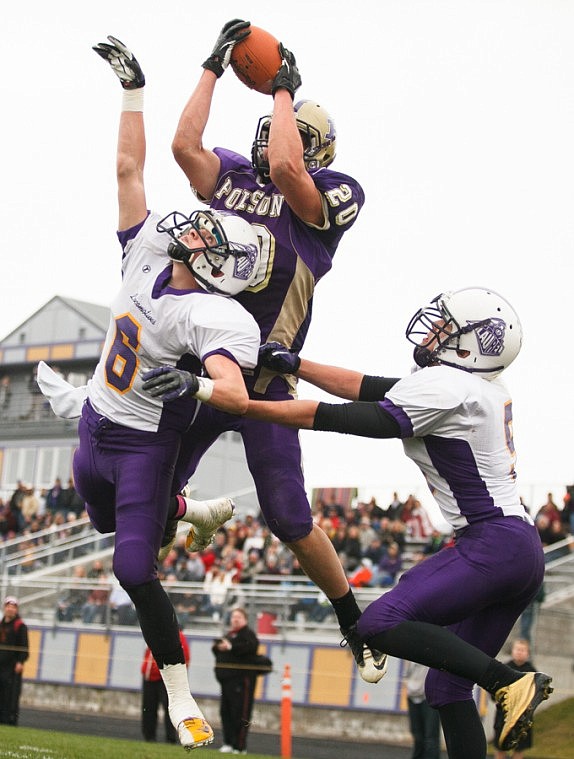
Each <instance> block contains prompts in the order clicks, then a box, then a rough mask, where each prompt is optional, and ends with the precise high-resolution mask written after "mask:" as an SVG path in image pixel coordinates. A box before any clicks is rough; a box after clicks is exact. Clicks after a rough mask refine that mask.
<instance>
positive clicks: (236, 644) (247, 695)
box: [211, 607, 259, 754]
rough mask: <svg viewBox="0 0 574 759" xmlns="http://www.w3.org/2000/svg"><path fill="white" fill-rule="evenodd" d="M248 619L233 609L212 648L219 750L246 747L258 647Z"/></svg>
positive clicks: (242, 750) (233, 750)
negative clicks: (217, 692) (218, 697)
mask: <svg viewBox="0 0 574 759" xmlns="http://www.w3.org/2000/svg"><path fill="white" fill-rule="evenodd" d="M247 622H248V618H247V612H246V611H245V609H242V608H239V607H236V608H235V609H233V610H232V612H231V616H230V620H229V624H230V629H229V631H228V632H227V633H226V634H225V636H224V637H223V638H218V639H217V640H216V641H215V642H214V644H213V646H212V649H211V650H212V651H213V653H214V655H215V677H216V678H217V681H218V682H219V684H220V685H221V700H220V704H219V711H220V716H221V727H222V730H223V746H222V747H221V748H220V751H221V752H222V753H235V754H238V753H245V752H246V747H247V733H248V731H249V725H250V723H251V713H252V711H253V697H254V693H255V683H256V678H257V670H256V669H255V667H254V661H255V656H256V654H257V649H258V647H259V640H258V638H257V635H256V634H255V632H254V631H253V630H252V629H251V628H250V627H249V626H248V624H247Z"/></svg>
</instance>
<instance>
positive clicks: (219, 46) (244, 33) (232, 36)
mask: <svg viewBox="0 0 574 759" xmlns="http://www.w3.org/2000/svg"><path fill="white" fill-rule="evenodd" d="M250 25H251V24H250V22H249V21H242V20H241V19H240V18H234V19H233V20H232V21H228V22H227V23H226V24H225V26H224V27H223V29H222V30H221V32H220V33H219V37H218V38H217V42H216V43H215V47H214V48H213V50H212V51H211V55H210V56H209V58H208V59H207V60H206V61H204V63H202V64H201V65H202V66H203V68H204V69H209V71H213V73H214V74H215V76H216V77H217V78H218V79H219V77H220V76H221V75H222V74H223V72H224V71H225V69H226V68H227V67H228V66H229V61H230V59H231V53H232V52H233V48H234V47H235V45H236V43H237V42H241V40H244V39H245V38H246V37H248V36H249V35H250V34H251V29H249V28H248V27H249V26H250Z"/></svg>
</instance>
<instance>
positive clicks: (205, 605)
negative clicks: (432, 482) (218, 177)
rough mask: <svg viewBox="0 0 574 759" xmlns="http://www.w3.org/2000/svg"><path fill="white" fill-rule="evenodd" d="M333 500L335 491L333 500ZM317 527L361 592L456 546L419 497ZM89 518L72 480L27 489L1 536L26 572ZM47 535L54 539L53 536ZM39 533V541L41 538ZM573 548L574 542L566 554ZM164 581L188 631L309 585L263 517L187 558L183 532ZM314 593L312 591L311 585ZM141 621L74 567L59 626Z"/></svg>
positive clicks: (323, 603)
mask: <svg viewBox="0 0 574 759" xmlns="http://www.w3.org/2000/svg"><path fill="white" fill-rule="evenodd" d="M327 492H328V491H327ZM313 511H314V519H315V521H316V522H317V524H318V525H319V526H320V527H321V528H322V529H323V530H324V531H325V533H326V534H327V535H328V536H329V538H330V540H331V541H332V543H333V545H334V546H335V549H336V551H337V553H338V555H339V557H340V559H341V563H342V565H343V567H344V569H345V572H346V574H347V576H348V578H349V583H350V585H351V586H353V587H354V588H389V587H392V586H393V585H394V584H395V583H396V582H397V581H398V579H399V578H400V576H401V574H402V572H403V571H404V570H405V569H406V568H408V566H409V565H410V564H412V563H413V562H418V561H422V560H424V558H425V557H426V556H427V555H429V554H432V553H435V552H436V551H439V550H441V549H442V548H443V547H445V546H446V545H448V544H449V542H450V541H451V540H452V535H450V534H445V533H443V532H441V531H440V530H438V529H436V528H435V527H434V525H433V524H432V522H431V520H430V518H429V516H428V514H427V512H426V511H425V508H424V507H423V505H422V504H421V503H420V501H419V500H418V499H417V498H416V497H415V496H413V495H409V496H408V497H407V498H406V500H405V501H401V499H400V498H399V496H398V494H397V493H393V497H392V499H391V501H390V503H389V504H387V505H386V506H385V507H382V506H380V505H379V504H378V503H377V501H376V499H375V498H371V500H370V501H368V502H362V501H359V502H355V503H352V504H351V503H345V504H342V503H339V502H338V500H337V497H336V492H335V491H332V493H331V495H329V496H328V497H326V498H322V499H318V500H317V501H316V503H315V504H314V507H313ZM81 516H85V511H84V505H83V503H82V501H81V499H80V498H79V496H78V494H77V493H76V491H75V489H74V485H73V482H72V480H69V481H68V483H67V486H66V487H64V486H63V484H62V482H61V481H60V479H56V480H55V482H54V484H53V486H52V487H51V488H49V489H47V490H43V491H41V492H40V493H39V494H38V493H36V491H35V489H34V488H33V487H32V486H31V485H29V484H27V483H18V486H17V488H16V489H15V491H14V493H13V494H12V496H11V498H9V499H8V500H7V501H6V502H5V503H0V537H1V538H3V539H7V538H10V537H17V536H21V535H24V536H27V537H29V540H28V541H25V542H24V543H23V544H22V546H21V548H20V550H21V552H23V553H26V552H28V553H29V559H28V560H27V561H25V562H24V565H23V567H22V571H24V572H27V571H31V570H33V569H36V568H38V566H39V565H38V563H37V561H36V559H35V553H36V549H37V548H38V545H39V544H40V545H41V544H43V543H48V542H50V540H51V539H52V538H53V536H54V535H56V536H58V537H62V538H64V537H66V536H68V535H70V534H72V533H73V532H74V530H75V529H85V527H82V528H80V527H78V528H76V527H75V526H74V522H75V521H77V519H78V518H79V517H81ZM533 518H534V520H535V523H536V525H537V527H538V530H539V532H540V537H541V540H542V542H543V544H544V545H552V544H554V543H556V542H558V541H561V540H564V539H565V538H566V537H568V536H570V535H573V534H574V532H573V529H574V503H573V501H572V496H571V492H570V490H569V489H568V490H567V492H566V495H565V497H564V503H563V506H562V508H561V509H559V508H558V506H557V505H556V503H555V501H554V499H553V496H552V493H548V497H547V500H546V502H545V503H544V504H542V506H541V507H540V508H539V509H538V510H537V511H536V513H535V514H534V515H533ZM46 530H47V532H46ZM37 533H42V537H38V536H37ZM572 548H574V541H572V543H571V545H569V546H566V548H565V550H566V551H569V550H572ZM159 573H160V578H161V579H162V581H163V582H164V583H165V585H166V587H167V588H169V587H170V586H173V590H172V592H171V595H172V598H173V601H174V606H175V607H176V611H177V614H178V617H179V620H180V624H182V625H185V624H187V622H188V621H189V620H190V618H191V617H193V616H195V615H204V616H209V617H211V618H212V619H213V620H216V621H217V620H220V619H221V618H222V614H223V611H224V608H225V607H227V606H229V603H230V599H231V601H233V600H234V598H235V601H240V600H241V591H240V586H241V585H242V584H245V583H254V582H256V583H266V584H277V583H283V584H286V583H288V581H289V579H290V578H295V577H297V576H300V583H301V584H300V587H303V585H304V580H305V576H304V573H303V571H302V570H301V568H300V566H299V564H298V562H297V559H296V558H295V556H294V555H293V554H292V553H291V552H290V551H289V550H288V549H287V548H286V547H285V546H284V545H283V544H282V543H281V542H280V541H279V540H278V539H277V538H276V537H275V536H273V535H272V533H271V532H270V530H269V529H268V527H267V526H266V524H265V522H264V521H263V519H262V517H261V516H260V515H257V514H255V513H248V514H246V515H240V516H236V517H234V518H233V519H232V520H230V521H229V522H228V523H227V524H226V525H225V526H224V527H222V528H220V530H219V531H218V532H217V533H216V535H215V539H214V541H213V544H212V545H211V546H209V547H208V548H207V549H206V550H205V551H202V552H201V553H191V554H190V553H188V552H187V551H186V549H185V533H183V534H180V536H179V537H178V539H177V541H176V543H175V545H174V547H173V549H172V550H171V552H170V553H169V555H168V556H167V558H166V559H165V561H164V562H163V563H162V565H161V566H160V567H159ZM95 578H97V580H98V584H99V587H92V588H91V589H89V590H88V589H87V588H86V587H85V581H86V580H90V579H91V580H92V584H93V580H94V579H95ZM185 582H193V583H196V584H200V585H201V590H197V591H195V592H188V591H185V592H184V591H182V590H181V587H180V584H181V583H185ZM309 585H311V583H309ZM110 610H111V615H112V619H113V621H115V622H116V623H117V624H134V623H135V622H136V619H135V614H134V611H133V606H132V604H131V602H130V600H129V597H128V596H127V594H125V592H124V591H123V590H122V588H121V587H119V585H118V584H117V583H115V582H114V578H113V575H112V573H111V571H110V570H109V569H106V568H105V567H104V566H103V565H102V564H101V562H94V566H92V568H91V569H89V570H88V569H86V567H85V566H77V567H76V568H75V570H74V577H73V582H72V584H71V585H70V588H69V589H68V590H67V591H66V593H65V594H64V595H63V596H62V598H60V599H59V601H58V608H57V616H58V619H59V620H60V621H63V622H68V621H77V620H81V621H83V622H87V623H89V622H100V623H102V622H104V621H109V620H110ZM301 613H304V614H305V617H306V619H311V620H314V621H321V620H323V619H325V618H326V617H327V616H328V615H329V614H330V613H331V606H330V604H329V603H328V602H327V599H324V598H320V597H316V596H315V597H313V598H312V599H304V600H301V601H299V602H297V603H294V604H293V607H292V609H291V615H290V619H293V620H294V619H298V618H299V617H298V616H297V615H300V614H301Z"/></svg>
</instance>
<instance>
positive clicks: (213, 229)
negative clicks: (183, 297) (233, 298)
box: [157, 209, 261, 295]
mask: <svg viewBox="0 0 574 759" xmlns="http://www.w3.org/2000/svg"><path fill="white" fill-rule="evenodd" d="M190 227H191V228H192V229H194V230H195V231H196V232H197V233H198V234H199V236H200V237H201V239H202V240H203V241H204V243H205V246H204V247H199V248H193V249H192V248H188V247H187V245H185V244H184V243H183V242H182V241H181V240H180V237H181V236H182V235H184V234H186V233H187V232H188V230H189V229H190ZM157 231H158V232H167V234H168V235H169V236H170V237H171V238H172V240H173V242H171V243H170V244H169V247H168V249H167V254H168V256H169V257H170V258H171V259H172V261H181V262H182V263H184V264H185V265H186V266H187V268H188V269H189V270H190V271H191V273H192V274H193V276H194V277H195V279H196V280H197V281H198V282H199V284H200V285H201V286H202V287H203V288H204V290H208V291H209V292H215V293H219V294H220V295H237V294H238V293H240V292H242V290H245V289H246V288H247V287H249V285H250V284H251V283H252V282H253V280H254V279H255V276H256V274H257V269H258V267H259V263H260V259H261V250H260V246H259V238H258V237H257V233H256V231H255V229H254V227H252V226H251V224H249V222H248V221H246V220H245V219H242V218H241V217H240V216H237V214H234V213H230V212H229V211H216V210H213V209H209V210H207V211H203V210H201V211H194V212H193V213H192V214H191V215H190V216H186V215H185V214H183V213H180V212H179V211H172V213H170V214H168V215H167V216H165V217H164V218H163V219H161V221H159V222H158V223H157ZM206 232H207V233H208V234H209V235H210V239H206V238H207V235H206ZM212 239H215V244H213V242H212ZM198 251H201V254H200V255H197V253H198Z"/></svg>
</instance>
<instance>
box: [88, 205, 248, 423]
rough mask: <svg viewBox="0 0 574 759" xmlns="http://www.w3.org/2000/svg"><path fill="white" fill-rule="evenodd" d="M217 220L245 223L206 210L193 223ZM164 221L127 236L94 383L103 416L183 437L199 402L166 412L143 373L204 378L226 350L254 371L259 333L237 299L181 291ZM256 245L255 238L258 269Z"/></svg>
mask: <svg viewBox="0 0 574 759" xmlns="http://www.w3.org/2000/svg"><path fill="white" fill-rule="evenodd" d="M210 216H214V217H215V218H216V219H217V218H219V219H222V220H223V222H224V223H226V222H227V221H229V220H232V222H233V223H235V222H236V221H237V222H239V221H241V220H240V219H239V218H237V217H226V216H225V215H224V214H221V213H215V214H213V213H212V212H208V213H207V214H206V213H205V212H198V213H196V214H194V215H193V216H192V217H191V218H192V219H195V218H198V217H200V218H202V219H204V220H205V219H206V218H208V217H210ZM160 221H161V219H160V217H159V215H157V214H153V213H152V214H150V215H149V216H147V218H146V220H145V222H144V223H143V225H142V226H141V227H139V226H138V227H135V228H133V229H131V230H128V231H127V232H121V233H120V234H119V237H120V241H121V242H122V244H123V245H124V258H123V265H122V277H123V281H122V288H121V290H120V292H119V293H118V294H117V296H116V298H115V299H114V301H113V302H112V305H111V310H112V319H111V322H110V326H109V329H108V333H107V336H106V341H105V345H104V349H103V351H102V358H101V360H100V362H99V363H98V366H97V367H96V370H95V372H94V376H93V377H92V379H91V380H90V381H89V383H88V392H87V395H88V398H89V399H90V402H91V404H92V406H93V407H94V409H95V410H96V411H97V412H98V413H100V414H102V415H103V416H105V417H107V418H108V419H111V420H112V421H114V422H117V423H118V424H123V425H126V426H128V427H132V428H134V429H140V430H148V431H150V432H155V431H157V429H158V428H159V426H160V424H161V423H162V418H163V423H164V424H166V423H168V424H171V425H176V426H179V428H180V429H181V430H182V431H183V430H185V429H187V427H188V426H189V424H190V422H191V421H192V418H190V415H192V414H193V411H194V408H193V404H190V403H189V402H187V403H185V404H183V403H182V404H178V407H177V409H174V408H173V404H172V406H169V404H168V405H167V406H166V404H165V403H164V402H163V401H162V400H161V398H159V397H158V398H156V397H153V396H151V395H150V394H149V392H147V391H145V390H143V387H142V386H143V384H144V380H143V379H142V375H144V374H146V373H147V372H148V371H149V370H150V369H153V368H155V367H158V366H162V365H168V366H173V367H175V366H179V365H180V362H181V365H182V366H183V368H189V367H190V366H191V368H194V369H195V371H196V373H199V371H200V370H201V365H202V364H203V362H204V360H205V358H206V357H208V356H210V355H214V354H218V353H219V354H223V353H224V352H225V353H226V354H228V355H229V356H230V357H232V359H233V360H234V361H235V362H236V363H237V365H238V366H240V367H242V368H247V369H253V368H254V367H255V365H256V363H257V351H258V348H259V328H258V327H257V324H256V322H255V320H254V319H253V317H252V316H251V315H250V314H248V313H247V311H246V310H245V309H244V308H243V307H242V306H240V305H239V303H237V301H235V300H233V299H232V298H226V297H217V296H215V295H212V294H210V293H208V292H207V291H206V290H204V289H203V288H199V289H198V288H195V289H184V290H176V289H174V288H173V286H172V284H171V273H172V262H171V260H170V258H169V256H168V248H169V246H170V245H172V244H173V243H172V241H171V238H170V237H169V236H168V235H167V234H166V232H165V231H162V232H159V231H158V230H157V225H158V222H160ZM193 223H195V222H193ZM188 225H189V222H188ZM160 226H161V225H160ZM204 226H205V221H204ZM248 226H249V225H248ZM247 231H248V232H249V230H247ZM256 242H257V241H256V237H255V233H254V232H253V240H252V244H253V247H252V249H251V255H252V259H253V260H252V267H254V266H255V263H256V251H257V248H256ZM246 247H247V246H246ZM253 270H254V269H253ZM243 281H244V282H246V281H248V279H247V280H243ZM174 412H175V413H174ZM166 417H167V418H166Z"/></svg>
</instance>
